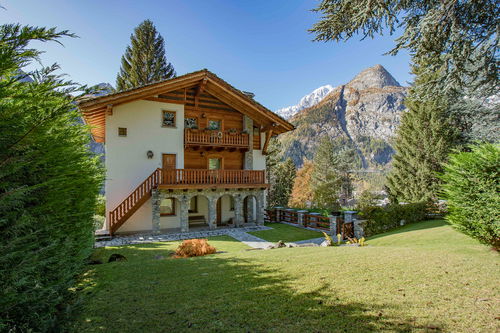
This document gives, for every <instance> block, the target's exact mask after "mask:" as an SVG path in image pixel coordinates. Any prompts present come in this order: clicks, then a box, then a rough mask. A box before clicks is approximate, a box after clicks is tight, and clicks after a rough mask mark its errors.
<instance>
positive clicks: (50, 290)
mask: <svg viewBox="0 0 500 333" xmlns="http://www.w3.org/2000/svg"><path fill="white" fill-rule="evenodd" d="M68 35H70V34H68V33H67V32H65V31H63V32H56V31H55V29H45V28H34V27H21V26H19V25H3V26H1V27H0V253H1V256H0V331H9V330H10V331H13V332H16V331H31V330H33V331H48V330H61V327H59V326H58V325H59V321H58V320H57V319H58V318H59V319H60V318H61V317H62V316H63V315H64V314H65V313H66V310H68V307H69V306H68V304H69V303H68V300H69V296H70V291H69V288H70V287H72V286H74V285H75V279H76V278H77V275H78V274H79V273H80V272H81V269H82V267H83V264H84V260H85V259H86V258H87V257H88V256H89V254H90V252H91V250H92V245H93V215H94V209H95V206H96V196H97V194H98V192H99V188H100V186H101V181H102V177H101V171H102V170H101V167H100V162H99V159H98V157H96V156H93V155H92V154H91V153H90V152H89V150H88V144H89V139H90V138H89V135H88V130H87V128H86V127H85V126H83V125H81V123H80V122H79V113H78V111H77V110H76V109H75V108H74V104H75V99H76V97H72V95H79V93H82V92H83V91H82V90H81V88H80V87H79V86H77V85H75V84H73V83H71V82H66V81H64V80H62V79H61V77H60V76H56V75H54V74H53V71H54V70H56V69H57V66H56V65H53V66H52V67H50V68H44V69H42V70H40V71H37V72H33V73H28V74H29V75H26V74H24V73H23V72H21V68H22V67H23V66H25V65H27V64H29V63H30V62H31V61H32V60H33V59H34V58H35V57H36V56H37V55H38V54H39V51H37V50H34V49H28V43H29V42H30V41H32V40H41V41H51V40H55V41H57V39H58V38H60V37H61V36H68ZM85 93H86V92H85Z"/></svg>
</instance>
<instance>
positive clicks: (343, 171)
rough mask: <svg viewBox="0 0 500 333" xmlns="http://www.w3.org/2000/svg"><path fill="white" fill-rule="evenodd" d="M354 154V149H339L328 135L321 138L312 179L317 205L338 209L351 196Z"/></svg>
mask: <svg viewBox="0 0 500 333" xmlns="http://www.w3.org/2000/svg"><path fill="white" fill-rule="evenodd" d="M354 156H355V153H354V151H353V150H352V149H349V148H346V149H341V150H338V147H336V146H335V145H334V143H333V142H332V140H330V138H329V137H328V136H324V137H323V138H321V140H320V143H319V146H318V149H317V151H316V154H315V155H314V160H313V163H314V169H313V173H312V179H311V187H312V189H313V193H314V195H313V196H314V206H315V207H318V208H322V209H330V210H336V209H339V208H340V203H341V202H345V201H346V200H347V199H348V198H349V197H350V196H351V194H352V179H351V175H350V173H349V171H350V170H351V168H352V166H353V164H354Z"/></svg>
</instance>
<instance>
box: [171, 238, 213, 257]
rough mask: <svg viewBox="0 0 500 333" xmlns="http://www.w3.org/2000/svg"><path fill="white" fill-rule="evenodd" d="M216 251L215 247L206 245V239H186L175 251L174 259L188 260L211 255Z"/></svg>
mask: <svg viewBox="0 0 500 333" xmlns="http://www.w3.org/2000/svg"><path fill="white" fill-rule="evenodd" d="M216 251H217V250H216V249H215V247H213V246H211V245H210V244H208V240H207V239H188V240H185V241H183V242H182V243H181V244H180V245H179V247H178V248H177V250H175V257H177V258H189V257H198V256H204V255H207V254H213V253H215V252H216Z"/></svg>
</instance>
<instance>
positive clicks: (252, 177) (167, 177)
mask: <svg viewBox="0 0 500 333" xmlns="http://www.w3.org/2000/svg"><path fill="white" fill-rule="evenodd" d="M160 185H165V186H166V187H168V186H172V187H182V186H188V187H197V186H200V187H205V186H208V187H210V186H211V185H213V186H217V185H222V186H233V187H234V186H239V185H262V186H267V185H266V176H265V172H264V170H206V169H164V170H161V184H160ZM167 185H168V186H167Z"/></svg>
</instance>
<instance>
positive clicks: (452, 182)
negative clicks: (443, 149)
mask: <svg viewBox="0 0 500 333" xmlns="http://www.w3.org/2000/svg"><path fill="white" fill-rule="evenodd" d="M471 149H472V151H471V152H461V153H455V154H451V155H450V160H449V163H448V164H446V165H445V167H444V169H445V170H444V173H443V175H442V176H441V179H442V180H443V182H444V184H443V198H444V199H446V200H447V203H448V210H449V214H448V215H447V217H446V219H447V220H448V221H449V222H450V223H451V224H452V225H453V226H455V227H456V228H457V229H458V230H460V231H461V232H463V233H465V234H467V235H469V236H471V237H474V238H476V239H478V240H479V241H481V242H482V243H485V244H490V245H492V246H494V247H495V248H497V249H500V145H498V144H482V145H479V146H472V147H471Z"/></svg>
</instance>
